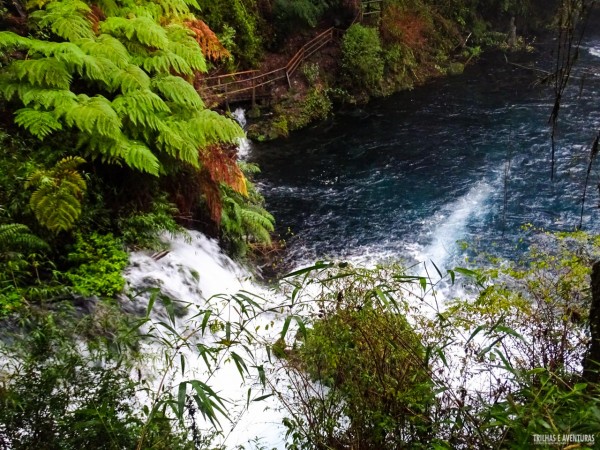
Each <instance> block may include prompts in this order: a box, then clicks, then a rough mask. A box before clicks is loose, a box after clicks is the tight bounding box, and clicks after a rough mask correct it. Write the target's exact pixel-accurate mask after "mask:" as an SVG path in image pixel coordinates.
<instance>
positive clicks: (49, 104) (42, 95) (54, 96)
mask: <svg viewBox="0 0 600 450" xmlns="http://www.w3.org/2000/svg"><path fill="white" fill-rule="evenodd" d="M20 87H21V89H18V91H17V92H18V95H19V98H20V99H21V101H22V102H23V104H24V105H25V106H27V105H29V104H34V105H39V106H42V107H43V108H45V109H55V108H58V107H59V106H60V105H63V106H64V105H67V104H75V102H76V101H77V95H75V94H74V93H73V92H71V91H69V90H66V89H44V88H37V87H31V86H25V85H21V86H20Z"/></svg>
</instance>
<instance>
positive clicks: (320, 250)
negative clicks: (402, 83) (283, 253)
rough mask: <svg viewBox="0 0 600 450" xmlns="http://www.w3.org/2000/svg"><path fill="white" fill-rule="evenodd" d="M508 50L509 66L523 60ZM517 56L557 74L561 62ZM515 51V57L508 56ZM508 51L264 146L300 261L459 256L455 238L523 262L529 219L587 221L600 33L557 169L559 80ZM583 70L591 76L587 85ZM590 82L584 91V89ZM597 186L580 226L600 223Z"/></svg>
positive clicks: (270, 195) (599, 88) (584, 59)
mask: <svg viewBox="0 0 600 450" xmlns="http://www.w3.org/2000/svg"><path fill="white" fill-rule="evenodd" d="M516 58H517V57H516V56H514V55H513V56H511V55H509V61H510V62H514V61H517V59H516ZM520 58H521V59H520V60H518V61H517V62H518V63H519V64H527V65H535V66H536V67H538V68H540V69H542V70H543V69H551V68H552V58H551V56H548V55H547V54H546V55H545V56H544V57H541V56H536V55H530V56H525V57H523V56H521V57H520ZM511 59H512V61H511ZM543 75H544V73H543V72H539V71H533V70H525V69H523V68H520V67H517V66H516V65H514V64H507V63H505V61H504V60H503V59H500V57H495V58H491V60H490V61H487V62H486V61H485V60H484V61H482V62H481V63H480V64H476V65H473V66H471V67H468V68H467V70H466V72H465V74H464V75H462V76H458V77H450V78H445V79H440V80H438V81H434V82H432V83H429V84H428V85H427V86H425V87H419V88H416V89H415V90H413V91H410V92H405V93H401V94H398V95H395V96H392V97H389V98H386V99H383V100H380V101H377V102H373V103H370V104H369V105H368V106H366V107H365V110H364V111H352V112H351V113H349V114H346V115H343V114H338V115H336V116H335V117H334V118H333V119H332V120H330V121H329V122H327V123H324V124H320V125H318V126H316V127H313V128H311V129H308V130H304V131H301V132H298V133H296V134H293V135H291V136H290V137H289V138H288V139H286V140H280V141H277V142H274V143H271V144H261V145H255V146H254V148H253V149H252V150H251V153H250V159H251V160H252V161H254V162H257V163H258V164H259V165H260V166H261V168H262V178H261V179H260V188H261V190H262V193H263V194H264V195H265V197H266V199H267V205H268V208H269V210H270V211H271V212H272V213H273V214H274V215H275V217H276V218H277V220H278V226H279V230H280V232H281V233H282V234H283V235H284V237H285V236H286V234H287V230H288V229H289V230H291V232H292V233H293V236H291V237H289V236H288V239H287V241H288V244H289V245H288V253H287V258H288V260H289V261H290V263H291V264H292V265H296V264H298V262H299V261H312V260H314V259H315V258H323V257H334V258H350V259H358V260H363V261H368V262H372V261H373V260H380V259H383V258H389V257H392V258H394V259H397V258H401V259H405V260H409V261H410V260H426V259H432V260H433V261H434V262H436V263H437V264H438V265H442V266H443V265H446V266H448V265H450V264H452V263H456V262H458V261H460V252H459V250H458V248H459V247H458V246H457V245H456V242H457V241H459V240H464V241H467V242H469V243H470V244H472V245H474V246H475V247H477V248H478V249H480V250H486V251H489V250H492V251H494V252H498V253H500V254H503V255H504V256H515V255H514V253H515V252H514V245H515V244H516V243H517V241H518V238H519V237H520V234H521V231H520V227H521V225H523V224H525V223H531V224H533V225H535V226H537V227H543V228H545V229H549V230H572V229H573V228H575V227H576V226H577V225H578V224H579V221H580V209H581V198H582V190H583V185H584V179H585V172H586V169H587V163H588V157H589V148H590V146H591V143H592V141H593V139H594V137H595V134H596V133H597V131H598V125H599V124H600V108H599V107H598V103H597V99H598V94H599V93H600V37H599V38H597V39H591V40H589V41H588V42H586V43H585V47H584V49H583V51H582V55H581V58H580V61H579V63H578V67H577V69H576V73H575V78H574V79H573V80H572V83H571V87H570V88H569V89H568V90H567V93H566V94H565V96H564V97H563V102H562V106H561V110H560V118H559V123H558V132H557V156H556V159H557V164H556V169H555V177H554V181H551V179H550V172H551V163H550V159H551V141H550V129H549V125H548V118H549V116H550V113H551V110H552V105H553V101H554V98H553V92H552V89H551V87H550V86H543V85H539V84H538V83H536V81H537V80H538V78H539V77H540V76H543ZM581 78H583V83H581V81H582V80H581ZM580 89H581V91H580ZM597 175H598V172H597V171H596V170H594V172H593V173H592V183H591V187H590V189H589V191H588V198H587V201H586V205H585V210H584V214H583V228H584V229H596V228H598V226H597V222H598V212H597V203H598V194H597V191H596V189H595V184H596V183H597V180H598V176H597Z"/></svg>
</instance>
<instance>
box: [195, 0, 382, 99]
mask: <svg viewBox="0 0 600 450" xmlns="http://www.w3.org/2000/svg"><path fill="white" fill-rule="evenodd" d="M370 3H381V0H367V1H365V2H363V3H362V4H361V6H360V8H359V10H358V13H357V14H356V17H355V18H354V20H353V21H352V24H351V25H354V24H355V23H358V22H361V21H362V18H363V15H365V14H364V12H363V8H362V6H363V4H370ZM367 14H368V13H367ZM344 31H345V30H339V29H336V28H334V27H331V28H328V29H327V30H325V31H323V32H322V33H320V34H318V35H317V36H315V37H314V38H312V39H311V40H310V41H308V42H307V43H305V44H304V45H303V46H302V47H300V49H299V50H298V51H297V52H296V53H295V54H294V56H292V58H291V59H290V60H289V61H288V63H287V64H286V65H285V66H284V67H280V68H279V69H275V70H271V71H270V72H266V73H261V74H258V75H254V74H256V72H258V70H246V71H242V72H234V73H228V74H224V75H216V76H212V77H208V78H204V80H203V81H204V82H209V81H214V80H216V81H217V83H216V84H211V85H207V86H204V88H203V89H204V90H205V91H206V92H208V93H209V94H212V95H214V96H217V97H223V96H224V97H225V101H227V98H228V97H229V96H234V95H237V94H240V93H245V92H248V91H252V101H253V102H254V98H255V96H256V89H257V88H260V87H263V86H267V85H269V84H271V83H274V82H276V81H279V80H281V79H284V78H287V82H288V85H289V86H290V87H291V86H292V84H291V77H292V75H293V74H294V73H295V72H296V70H298V67H300V64H302V62H303V61H305V60H306V59H307V58H309V57H311V56H312V55H313V54H315V53H316V52H317V51H319V50H320V49H321V48H323V47H324V46H325V45H327V44H329V43H330V42H331V41H332V40H333V39H334V36H335V34H336V33H340V34H341V33H343V32H344ZM247 75H252V76H247ZM240 77H241V78H240ZM228 78H229V79H231V78H233V79H232V81H227V82H225V83H223V82H222V80H224V79H228Z"/></svg>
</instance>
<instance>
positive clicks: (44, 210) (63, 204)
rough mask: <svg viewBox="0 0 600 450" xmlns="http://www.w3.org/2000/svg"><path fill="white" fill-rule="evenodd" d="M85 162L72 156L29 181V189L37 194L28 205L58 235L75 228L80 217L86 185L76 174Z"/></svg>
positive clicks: (36, 174)
mask: <svg viewBox="0 0 600 450" xmlns="http://www.w3.org/2000/svg"><path fill="white" fill-rule="evenodd" d="M83 162H85V160H84V159H83V158H80V157H78V156H72V157H68V158H64V159H62V160H60V161H59V162H58V163H57V164H56V165H55V166H54V167H53V168H52V169H50V170H40V171H37V172H35V173H34V174H32V175H31V177H29V180H28V181H27V183H26V187H34V188H35V189H36V190H35V191H34V193H33V194H32V195H31V199H30V201H29V204H30V206H31V209H32V210H33V213H34V214H35V217H36V219H37V220H38V222H40V224H41V225H43V226H45V227H46V228H48V229H49V230H50V231H53V232H55V233H59V232H60V231H66V230H69V229H71V228H73V225H74V224H75V222H76V221H77V219H78V218H79V216H80V215H81V202H80V201H81V198H82V197H83V193H84V192H85V190H86V184H85V181H84V179H83V177H82V176H81V174H80V173H79V172H78V171H77V166H79V165H80V164H82V163H83Z"/></svg>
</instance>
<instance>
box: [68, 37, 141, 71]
mask: <svg viewBox="0 0 600 450" xmlns="http://www.w3.org/2000/svg"><path fill="white" fill-rule="evenodd" d="M75 44H77V45H78V46H79V48H81V50H82V51H83V52H85V53H86V54H88V55H90V56H96V57H101V58H106V59H108V60H109V61H111V62H112V63H113V64H114V65H115V66H117V67H118V68H120V69H124V68H126V67H127V66H128V64H129V61H130V59H131V57H130V55H129V52H128V51H127V49H126V48H125V46H124V45H123V44H122V43H121V42H120V41H119V40H118V39H115V38H114V37H112V36H111V35H109V34H101V35H100V36H98V37H97V38H96V39H79V40H78V41H75Z"/></svg>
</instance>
